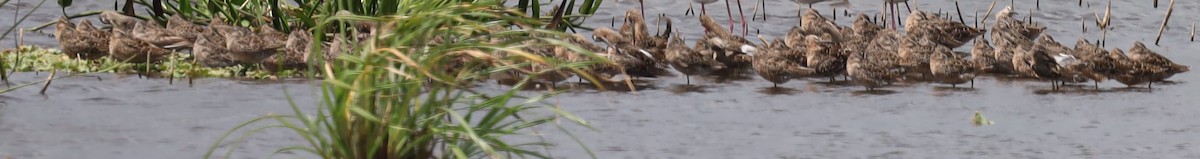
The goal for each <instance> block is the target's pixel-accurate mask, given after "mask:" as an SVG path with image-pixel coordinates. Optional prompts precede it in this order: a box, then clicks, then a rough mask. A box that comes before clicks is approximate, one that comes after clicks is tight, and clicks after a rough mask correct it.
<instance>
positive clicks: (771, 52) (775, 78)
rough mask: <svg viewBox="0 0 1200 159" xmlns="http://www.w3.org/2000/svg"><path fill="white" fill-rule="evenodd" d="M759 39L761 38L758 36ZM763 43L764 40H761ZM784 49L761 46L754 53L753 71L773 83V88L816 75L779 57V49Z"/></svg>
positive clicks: (790, 60) (795, 63)
mask: <svg viewBox="0 0 1200 159" xmlns="http://www.w3.org/2000/svg"><path fill="white" fill-rule="evenodd" d="M759 38H762V37H761V36H759ZM763 41H764V42H763V43H766V40H765V39H763ZM782 48H786V47H782V46H773V45H762V46H758V48H756V49H755V51H754V57H753V58H754V64H753V66H752V67H753V68H754V71H755V72H757V73H758V75H759V76H761V77H762V78H763V79H766V80H767V81H771V83H774V86H775V87H778V86H779V84H783V83H787V82H788V81H790V80H792V79H798V78H804V77H807V76H810V75H812V74H813V73H816V70H813V69H811V68H808V67H804V66H802V65H800V63H798V62H797V61H795V60H792V59H788V58H786V57H784V56H782V55H781V53H780V51H781V50H780V49H782Z"/></svg>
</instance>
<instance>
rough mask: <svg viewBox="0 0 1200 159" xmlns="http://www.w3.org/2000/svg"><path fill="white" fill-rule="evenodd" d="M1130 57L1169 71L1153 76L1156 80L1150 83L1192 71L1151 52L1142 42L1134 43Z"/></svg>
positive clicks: (1130, 50) (1130, 49)
mask: <svg viewBox="0 0 1200 159" xmlns="http://www.w3.org/2000/svg"><path fill="white" fill-rule="evenodd" d="M1128 56H1129V59H1130V60H1133V61H1135V62H1141V63H1146V64H1149V65H1153V66H1158V67H1162V68H1166V69H1167V71H1166V72H1162V73H1159V74H1157V75H1155V76H1153V77H1155V78H1154V79H1152V80H1153V81H1150V82H1159V81H1163V80H1165V79H1167V78H1171V76H1174V75H1175V74H1178V73H1184V72H1187V71H1189V70H1190V68H1189V67H1188V66H1185V65H1180V64H1176V63H1175V62H1172V61H1171V59H1167V57H1164V56H1162V55H1159V54H1158V53H1156V52H1154V51H1151V50H1150V49H1149V48H1146V45H1145V44H1142V42H1141V41H1135V42H1133V47H1131V48H1129V55H1128Z"/></svg>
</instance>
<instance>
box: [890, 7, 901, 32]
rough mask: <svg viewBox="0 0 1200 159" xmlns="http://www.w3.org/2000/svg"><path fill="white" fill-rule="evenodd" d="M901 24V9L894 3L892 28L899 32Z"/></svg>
mask: <svg viewBox="0 0 1200 159" xmlns="http://www.w3.org/2000/svg"><path fill="white" fill-rule="evenodd" d="M899 23H900V7H899V6H897V5H896V4H894V3H893V4H892V28H896V29H897V30H898V29H900V27H899Z"/></svg>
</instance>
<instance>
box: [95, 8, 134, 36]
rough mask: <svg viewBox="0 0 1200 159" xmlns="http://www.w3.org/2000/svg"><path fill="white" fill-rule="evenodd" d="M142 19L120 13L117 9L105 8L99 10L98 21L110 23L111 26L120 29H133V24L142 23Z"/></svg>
mask: <svg viewBox="0 0 1200 159" xmlns="http://www.w3.org/2000/svg"><path fill="white" fill-rule="evenodd" d="M142 22H144V21H142V19H138V18H137V17H131V16H127V15H124V14H121V13H120V12H117V11H111V10H105V11H100V23H104V24H108V25H112V28H118V29H120V30H125V31H129V30H133V25H134V24H137V23H142Z"/></svg>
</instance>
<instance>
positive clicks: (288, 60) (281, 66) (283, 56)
mask: <svg viewBox="0 0 1200 159" xmlns="http://www.w3.org/2000/svg"><path fill="white" fill-rule="evenodd" d="M310 44H312V33H309V32H308V31H306V30H295V31H292V33H291V34H288V37H287V41H286V42H285V43H284V47H283V52H280V53H277V54H274V55H271V56H268V57H267V58H266V59H263V61H262V62H261V63H260V64H261V67H262V68H263V69H265V70H267V71H271V72H278V71H282V70H302V69H306V68H308V61H309V60H308V58H309V56H310V54H309V49H308V48H309V45H310Z"/></svg>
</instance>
